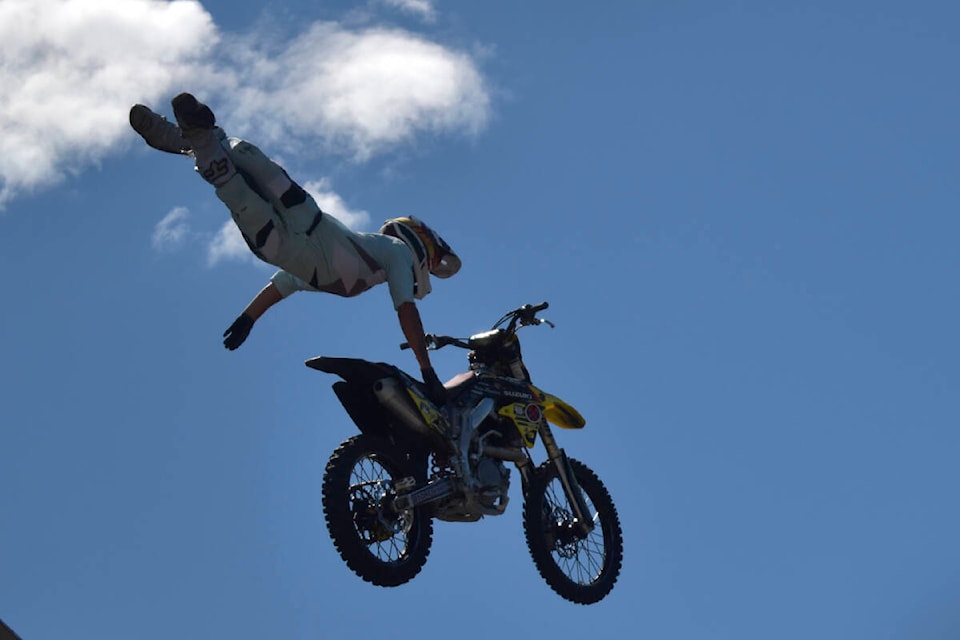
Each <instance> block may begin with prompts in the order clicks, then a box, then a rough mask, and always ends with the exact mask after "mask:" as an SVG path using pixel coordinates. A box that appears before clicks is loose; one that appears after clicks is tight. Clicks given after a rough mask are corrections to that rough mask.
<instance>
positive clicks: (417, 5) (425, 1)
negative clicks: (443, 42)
mask: <svg viewBox="0 0 960 640" xmlns="http://www.w3.org/2000/svg"><path fill="white" fill-rule="evenodd" d="M383 3H384V4H385V5H387V6H391V7H396V8H398V9H400V10H401V11H405V12H407V13H412V14H414V15H417V16H420V17H421V18H423V19H424V20H426V21H427V22H433V21H434V20H435V19H436V17H437V15H436V11H435V10H434V8H433V2H431V1H430V0H383Z"/></svg>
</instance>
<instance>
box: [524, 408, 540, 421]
mask: <svg viewBox="0 0 960 640" xmlns="http://www.w3.org/2000/svg"><path fill="white" fill-rule="evenodd" d="M527 420H529V421H530V422H540V407H538V406H537V405H535V404H528V405H527Z"/></svg>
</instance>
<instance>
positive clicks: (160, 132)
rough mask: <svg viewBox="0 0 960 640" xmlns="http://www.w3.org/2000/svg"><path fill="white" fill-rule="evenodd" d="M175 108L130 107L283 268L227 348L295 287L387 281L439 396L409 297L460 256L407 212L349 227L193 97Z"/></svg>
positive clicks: (232, 332) (142, 126) (433, 393)
mask: <svg viewBox="0 0 960 640" xmlns="http://www.w3.org/2000/svg"><path fill="white" fill-rule="evenodd" d="M171 104H172V106H173V114H174V116H175V118H176V121H177V124H173V123H171V122H169V121H167V119H166V118H164V117H163V116H161V115H158V114H156V113H154V112H153V111H152V110H150V109H149V108H148V107H146V106H144V105H142V104H137V105H134V106H133V107H132V108H131V109H130V125H131V126H132V127H133V129H134V130H135V131H136V132H137V133H138V134H140V136H141V137H143V139H144V140H145V141H146V143H147V144H148V145H150V146H151V147H153V148H155V149H159V150H161V151H166V152H169V153H177V154H184V155H191V156H193V158H194V159H195V164H196V170H197V172H198V173H199V174H200V175H201V177H203V179H204V180H206V181H207V182H209V183H210V184H212V185H213V186H214V187H215V188H216V193H217V197H218V198H220V200H222V201H223V203H224V204H226V205H227V208H229V209H230V212H231V214H232V217H233V221H234V222H235V223H236V225H237V227H239V229H240V232H241V234H242V235H243V239H244V240H245V241H246V243H247V245H248V246H249V247H250V250H251V251H252V252H253V253H254V254H255V255H256V256H257V257H258V258H260V259H261V260H263V261H265V262H268V263H270V264H272V265H274V266H277V267H279V268H280V271H278V272H277V273H275V274H274V275H273V277H271V279H270V282H269V284H267V285H266V286H265V287H264V288H263V289H262V290H261V291H260V292H259V293H258V294H257V295H256V296H255V297H254V298H253V300H252V301H251V302H250V304H249V305H247V307H246V308H245V309H244V310H243V312H242V313H241V314H240V316H238V317H237V319H236V320H235V321H234V322H233V324H231V325H230V327H229V328H228V329H227V330H226V331H225V332H224V334H223V335H224V342H223V343H224V346H226V348H227V349H230V350H233V349H236V348H237V347H239V346H240V345H241V344H243V341H244V340H246V338H247V335H248V334H249V333H250V330H251V328H252V327H253V324H254V323H255V322H256V321H257V320H258V319H259V318H260V316H262V315H263V314H264V312H266V310H267V309H269V308H270V307H271V306H273V305H274V304H276V303H277V302H279V301H280V300H282V299H283V298H286V297H287V296H289V295H290V294H291V293H294V292H295V291H325V292H328V293H334V294H337V295H340V296H348V297H349V296H355V295H358V294H360V293H362V292H364V291H366V290H367V289H370V288H371V287H373V286H374V285H377V284H380V283H382V282H386V283H387V286H388V287H389V289H390V297H391V298H392V300H393V306H394V308H395V309H396V311H397V316H398V319H399V321H400V328H401V329H402V331H403V334H404V337H405V338H406V339H407V342H408V343H409V344H410V346H411V347H412V349H413V352H414V354H415V356H416V358H417V363H418V364H419V365H420V369H421V373H422V375H423V381H424V383H425V384H426V386H427V390H428V394H429V395H430V397H431V398H432V399H434V400H436V401H442V399H443V398H444V390H443V385H442V384H441V382H440V380H439V379H438V378H437V374H436V373H435V372H434V370H433V367H432V365H431V364H430V356H429V354H428V352H427V348H426V343H425V341H424V331H423V324H422V321H421V319H420V312H419V311H418V309H417V306H416V303H415V299H421V298H423V297H424V296H426V295H427V294H428V293H430V290H431V286H430V275H431V274H432V275H435V276H437V277H438V278H449V277H450V276H452V275H454V274H455V273H456V272H457V271H458V270H459V269H460V258H459V257H457V255H456V254H455V253H454V252H453V250H451V249H450V246H449V245H448V244H447V243H446V242H444V240H443V238H441V237H440V236H439V235H438V234H437V233H436V232H434V231H433V230H432V229H431V228H430V227H428V226H427V225H426V224H424V223H423V222H421V221H420V220H418V219H416V218H414V217H412V216H410V217H404V218H393V219H391V220H387V221H386V222H385V223H384V224H383V226H382V227H381V228H380V231H379V233H357V232H354V231H351V230H350V229H348V228H347V227H346V226H344V225H343V223H341V222H340V221H339V220H337V219H336V218H334V217H333V216H331V215H330V214H328V213H326V212H324V211H321V210H320V207H319V206H317V203H316V201H314V199H313V197H312V196H310V194H308V193H307V192H306V191H304V190H303V189H302V188H301V187H300V185H298V184H297V183H296V182H294V181H293V180H291V179H290V176H288V175H287V172H286V171H284V169H283V168H282V167H280V166H279V165H278V164H276V163H275V162H273V161H272V160H270V159H269V158H267V156H266V155H264V154H263V152H262V151H260V149H258V148H257V147H256V146H254V145H253V144H251V143H249V142H247V141H245V140H241V139H238V138H232V137H227V136H226V134H225V133H224V131H223V129H221V128H220V127H218V126H217V125H216V118H215V117H214V114H213V112H212V111H211V110H210V108H209V107H207V106H206V105H204V104H202V103H200V102H198V101H197V99H196V98H195V97H194V96H192V95H190V94H189V93H181V94H180V95H178V96H176V97H175V98H174V99H173V100H172V101H171Z"/></svg>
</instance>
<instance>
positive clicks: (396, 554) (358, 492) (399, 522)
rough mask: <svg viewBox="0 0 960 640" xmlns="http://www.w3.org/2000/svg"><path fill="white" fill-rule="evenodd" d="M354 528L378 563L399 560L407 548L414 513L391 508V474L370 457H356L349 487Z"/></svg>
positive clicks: (394, 495) (393, 491)
mask: <svg viewBox="0 0 960 640" xmlns="http://www.w3.org/2000/svg"><path fill="white" fill-rule="evenodd" d="M347 493H348V495H349V499H350V510H351V513H352V514H353V526H354V531H355V532H356V534H357V538H358V539H359V540H360V541H361V542H362V543H363V544H364V545H366V548H367V550H368V551H369V552H370V553H371V554H372V555H373V556H374V557H376V558H377V560H379V561H380V562H385V563H389V562H398V561H400V560H402V559H403V558H404V557H405V556H406V555H407V552H408V550H409V547H410V539H409V535H410V529H411V527H412V526H413V514H412V513H411V512H410V511H409V510H405V511H400V512H395V511H394V510H393V509H392V502H393V499H394V498H395V497H396V495H397V494H396V491H395V490H394V488H393V474H391V473H390V471H389V470H388V469H387V468H386V467H384V466H383V464H381V462H380V461H379V460H378V459H377V458H375V457H372V456H367V457H363V458H360V459H359V460H357V462H356V464H355V465H354V467H353V469H352V470H351V472H350V487H349V489H348V492H347Z"/></svg>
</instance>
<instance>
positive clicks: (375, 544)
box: [323, 435, 433, 587]
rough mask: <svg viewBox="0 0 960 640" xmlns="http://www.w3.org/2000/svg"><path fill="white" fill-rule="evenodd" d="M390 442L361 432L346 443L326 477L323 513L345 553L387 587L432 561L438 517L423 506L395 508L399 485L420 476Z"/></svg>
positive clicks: (359, 570) (360, 573) (355, 568)
mask: <svg viewBox="0 0 960 640" xmlns="http://www.w3.org/2000/svg"><path fill="white" fill-rule="evenodd" d="M395 449H396V447H393V446H391V445H390V444H389V443H388V442H387V441H385V440H383V439H381V438H377V437H373V436H368V435H358V436H354V437H352V438H350V439H349V440H346V441H344V442H343V444H341V445H340V447H339V448H337V450H336V451H334V453H333V455H332V456H330V461H329V462H328V463H327V468H326V472H325V473H324V476H323V513H324V516H325V517H326V520H327V529H328V531H329V532H330V538H331V539H332V540H333V544H334V546H335V547H336V548H337V551H338V552H339V553H340V557H341V558H343V561H344V562H345V563H346V564H347V566H348V567H350V569H351V570H352V571H353V572H354V573H356V574H357V575H358V576H360V577H361V578H363V579H364V580H366V581H367V582H372V583H373V584H376V585H379V586H382V587H395V586H398V585H401V584H404V583H405V582H408V581H410V580H411V579H413V577H414V576H416V575H417V574H418V573H419V572H420V570H421V569H422V568H423V565H424V564H425V563H426V561H427V556H428V555H429V553H430V545H431V543H432V541H433V521H432V520H431V519H430V516H429V515H427V514H426V513H425V512H424V511H423V510H421V509H404V510H400V511H397V510H395V509H394V508H393V500H394V498H396V497H397V492H396V489H395V483H396V482H397V481H398V480H400V479H401V478H405V477H408V476H416V475H419V474H418V473H417V471H418V470H417V469H414V468H413V465H412V464H411V463H410V462H409V461H407V460H406V459H405V457H403V456H401V455H397V454H396V453H394V451H395Z"/></svg>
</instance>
